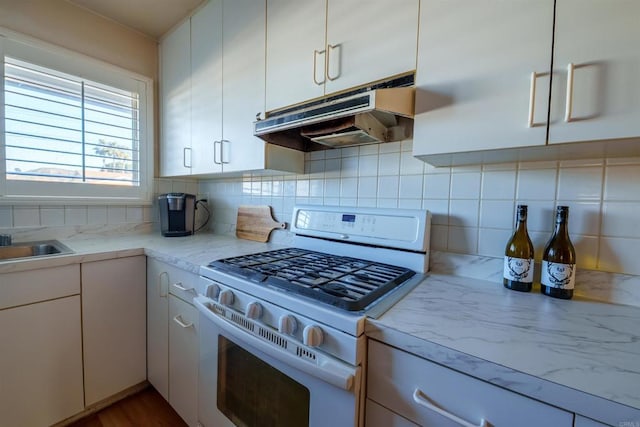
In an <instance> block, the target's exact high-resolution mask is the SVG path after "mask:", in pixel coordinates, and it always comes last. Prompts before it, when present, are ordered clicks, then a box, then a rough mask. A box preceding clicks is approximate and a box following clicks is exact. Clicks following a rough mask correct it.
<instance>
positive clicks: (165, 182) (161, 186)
mask: <svg viewBox="0 0 640 427" xmlns="http://www.w3.org/2000/svg"><path fill="white" fill-rule="evenodd" d="M166 193H171V180H169V179H160V180H158V194H166Z"/></svg>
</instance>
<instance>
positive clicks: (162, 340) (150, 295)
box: [147, 258, 199, 426]
mask: <svg viewBox="0 0 640 427" xmlns="http://www.w3.org/2000/svg"><path fill="white" fill-rule="evenodd" d="M197 280H198V276H197V275H195V274H193V273H189V272H186V271H184V270H181V269H179V268H176V267H174V266H172V265H169V264H166V263H164V262H160V261H158V260H155V259H153V258H149V259H148V261H147V359H148V361H147V366H148V379H149V382H150V383H151V384H152V385H153V386H154V387H155V388H156V390H158V392H160V394H161V395H162V396H163V397H164V398H165V399H166V400H167V401H168V402H169V404H170V405H171V406H172V407H173V409H175V411H176V412H177V413H178V415H180V416H181V417H182V419H183V420H184V421H185V422H186V423H187V424H188V425H190V426H195V425H197V420H198V406H197V405H198V395H197V394H198V358H199V344H198V311H197V309H196V308H195V307H194V306H193V305H191V301H192V299H193V297H194V296H195V284H196V281H197Z"/></svg>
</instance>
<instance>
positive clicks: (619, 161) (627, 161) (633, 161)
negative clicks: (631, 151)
mask: <svg viewBox="0 0 640 427" xmlns="http://www.w3.org/2000/svg"><path fill="white" fill-rule="evenodd" d="M605 163H606V164H607V165H639V166H640V157H616V158H611V159H606V162H605Z"/></svg>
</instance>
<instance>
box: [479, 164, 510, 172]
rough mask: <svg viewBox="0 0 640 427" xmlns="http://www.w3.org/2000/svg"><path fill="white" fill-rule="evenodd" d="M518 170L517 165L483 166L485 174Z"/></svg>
mask: <svg viewBox="0 0 640 427" xmlns="http://www.w3.org/2000/svg"><path fill="white" fill-rule="evenodd" d="M517 168H518V164H517V163H489V164H486V165H482V171H483V172H489V171H507V170H516V169H517Z"/></svg>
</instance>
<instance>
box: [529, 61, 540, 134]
mask: <svg viewBox="0 0 640 427" xmlns="http://www.w3.org/2000/svg"><path fill="white" fill-rule="evenodd" d="M537 79H538V73H536V72H535V71H533V72H531V85H530V86H529V87H530V89H531V92H530V93H529V121H528V122H527V127H530V128H532V127H533V116H534V114H535V112H536V80H537Z"/></svg>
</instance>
